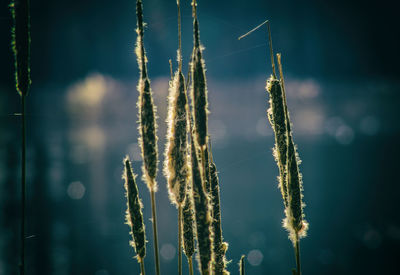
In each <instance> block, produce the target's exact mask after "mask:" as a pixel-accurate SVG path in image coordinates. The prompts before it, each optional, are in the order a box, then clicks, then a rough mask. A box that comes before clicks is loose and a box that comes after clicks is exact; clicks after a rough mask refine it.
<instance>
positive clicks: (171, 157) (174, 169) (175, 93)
mask: <svg viewBox="0 0 400 275" xmlns="http://www.w3.org/2000/svg"><path fill="white" fill-rule="evenodd" d="M187 111H188V103H187V95H186V87H185V78H184V76H183V74H182V72H180V71H177V72H176V73H175V76H174V79H173V80H172V81H171V83H170V88H169V101H168V118H167V123H168V130H167V145H166V150H165V162H164V174H165V176H166V177H167V180H168V192H169V196H170V199H171V201H172V202H173V203H174V204H176V205H178V204H182V203H183V201H184V200H185V194H186V183H187V181H188V164H187V147H188V145H187V133H188V125H187V121H188V117H187V114H188V112H187Z"/></svg>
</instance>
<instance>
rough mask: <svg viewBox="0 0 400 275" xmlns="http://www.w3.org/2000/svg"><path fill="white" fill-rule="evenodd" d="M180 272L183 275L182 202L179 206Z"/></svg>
mask: <svg viewBox="0 0 400 275" xmlns="http://www.w3.org/2000/svg"><path fill="white" fill-rule="evenodd" d="M178 274H179V275H182V204H179V206H178Z"/></svg>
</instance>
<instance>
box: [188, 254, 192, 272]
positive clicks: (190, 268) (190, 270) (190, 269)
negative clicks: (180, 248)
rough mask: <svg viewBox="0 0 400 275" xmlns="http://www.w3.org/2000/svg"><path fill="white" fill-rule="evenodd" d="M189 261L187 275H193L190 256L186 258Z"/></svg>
mask: <svg viewBox="0 0 400 275" xmlns="http://www.w3.org/2000/svg"><path fill="white" fill-rule="evenodd" d="M188 261H189V275H193V261H192V256H190V257H189V258H188Z"/></svg>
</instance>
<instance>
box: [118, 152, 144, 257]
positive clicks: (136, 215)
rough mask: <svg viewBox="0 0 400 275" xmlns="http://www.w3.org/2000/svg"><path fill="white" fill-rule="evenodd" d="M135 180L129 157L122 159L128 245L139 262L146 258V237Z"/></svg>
mask: <svg viewBox="0 0 400 275" xmlns="http://www.w3.org/2000/svg"><path fill="white" fill-rule="evenodd" d="M135 178H136V175H135V174H134V173H133V171H132V167H131V162H130V160H129V157H128V156H126V157H125V159H124V174H123V179H124V180H125V185H124V186H125V191H126V198H127V210H126V223H127V224H128V225H129V226H130V228H131V233H130V234H131V236H132V239H133V241H131V242H130V244H131V246H132V247H133V248H134V249H135V251H136V255H137V256H136V257H137V259H138V261H141V260H143V259H144V257H145V256H146V235H145V227H144V223H143V214H142V208H143V206H142V202H141V200H140V198H139V191H138V189H137V185H136V181H135Z"/></svg>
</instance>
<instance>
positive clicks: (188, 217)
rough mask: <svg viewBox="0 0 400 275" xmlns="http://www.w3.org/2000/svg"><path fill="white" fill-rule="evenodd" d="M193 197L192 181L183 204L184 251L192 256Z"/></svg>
mask: <svg viewBox="0 0 400 275" xmlns="http://www.w3.org/2000/svg"><path fill="white" fill-rule="evenodd" d="M193 212H194V211H193V198H192V187H191V183H189V184H188V185H187V191H186V199H185V203H184V205H183V209H182V214H183V251H184V253H185V255H186V257H188V258H190V257H192V256H193V254H194V236H193V228H194V226H195V224H194V222H193V214H194V213H193Z"/></svg>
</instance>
